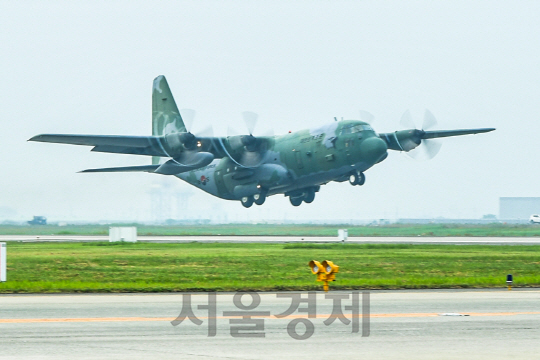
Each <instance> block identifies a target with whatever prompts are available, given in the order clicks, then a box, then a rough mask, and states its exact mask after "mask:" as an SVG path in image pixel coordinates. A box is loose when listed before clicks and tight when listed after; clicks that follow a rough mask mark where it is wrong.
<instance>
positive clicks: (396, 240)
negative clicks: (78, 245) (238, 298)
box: [0, 235, 540, 245]
mask: <svg viewBox="0 0 540 360" xmlns="http://www.w3.org/2000/svg"><path fill="white" fill-rule="evenodd" d="M2 241H6V242H9V241H20V242H91V241H109V237H108V236H107V235H101V236H85V235H39V236H37V235H0V242H2ZM137 241H140V242H162V243H184V242H236V243H257V242H260V243H302V242H305V243H332V242H335V243H338V242H341V241H340V240H339V239H338V238H337V237H323V236H320V237H315V236H311V237H309V236H304V237H302V236H138V237H137ZM345 242H346V243H353V244H440V245H444V244H447V245H540V237H428V236H417V237H382V236H381V237H349V238H348V239H347V240H346V241H345Z"/></svg>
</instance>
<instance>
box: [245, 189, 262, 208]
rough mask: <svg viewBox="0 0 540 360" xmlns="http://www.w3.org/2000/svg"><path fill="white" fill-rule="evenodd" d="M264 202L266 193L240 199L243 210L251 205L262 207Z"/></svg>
mask: <svg viewBox="0 0 540 360" xmlns="http://www.w3.org/2000/svg"><path fill="white" fill-rule="evenodd" d="M265 201H266V191H261V192H260V193H259V194H255V195H251V196H244V197H243V198H242V199H240V202H241V203H242V205H243V206H244V207H245V208H249V207H251V205H253V203H255V204H257V205H262V204H264V202H265Z"/></svg>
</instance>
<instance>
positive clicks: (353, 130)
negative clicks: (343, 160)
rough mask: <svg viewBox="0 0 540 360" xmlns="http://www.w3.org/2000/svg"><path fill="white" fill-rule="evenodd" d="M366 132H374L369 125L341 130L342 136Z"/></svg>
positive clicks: (346, 126)
mask: <svg viewBox="0 0 540 360" xmlns="http://www.w3.org/2000/svg"><path fill="white" fill-rule="evenodd" d="M364 130H368V131H369V130H371V131H373V129H372V128H371V126H369V125H345V126H343V127H342V128H341V135H345V134H354V133H358V132H361V131H364Z"/></svg>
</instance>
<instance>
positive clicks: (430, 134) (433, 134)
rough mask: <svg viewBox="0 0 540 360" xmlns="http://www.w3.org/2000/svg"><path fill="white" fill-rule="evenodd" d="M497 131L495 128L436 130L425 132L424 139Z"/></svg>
mask: <svg viewBox="0 0 540 360" xmlns="http://www.w3.org/2000/svg"><path fill="white" fill-rule="evenodd" d="M493 130H495V128H482V129H463V130H434V131H424V133H425V135H424V136H423V137H422V139H435V138H442V137H449V136H461V135H472V134H480V133H486V132H490V131H493Z"/></svg>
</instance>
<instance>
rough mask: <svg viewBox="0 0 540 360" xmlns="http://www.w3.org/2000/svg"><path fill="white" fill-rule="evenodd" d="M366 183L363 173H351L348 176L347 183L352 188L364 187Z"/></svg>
mask: <svg viewBox="0 0 540 360" xmlns="http://www.w3.org/2000/svg"><path fill="white" fill-rule="evenodd" d="M365 182H366V175H364V173H363V172H360V171H354V172H353V173H351V175H349V183H350V184H351V185H353V186H355V185H360V186H362V185H364V183H365Z"/></svg>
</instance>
